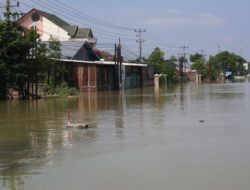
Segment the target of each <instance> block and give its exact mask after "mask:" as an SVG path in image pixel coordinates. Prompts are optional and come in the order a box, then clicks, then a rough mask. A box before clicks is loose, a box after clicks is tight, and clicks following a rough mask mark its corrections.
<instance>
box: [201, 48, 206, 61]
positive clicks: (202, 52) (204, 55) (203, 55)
mask: <svg viewBox="0 0 250 190" xmlns="http://www.w3.org/2000/svg"><path fill="white" fill-rule="evenodd" d="M200 54H201V56H202V58H203V59H204V60H205V58H206V56H207V55H206V54H205V50H204V49H201V50H200Z"/></svg>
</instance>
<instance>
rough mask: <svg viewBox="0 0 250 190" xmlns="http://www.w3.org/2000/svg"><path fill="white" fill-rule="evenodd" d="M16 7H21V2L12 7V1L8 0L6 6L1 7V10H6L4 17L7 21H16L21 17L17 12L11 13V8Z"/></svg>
mask: <svg viewBox="0 0 250 190" xmlns="http://www.w3.org/2000/svg"><path fill="white" fill-rule="evenodd" d="M14 7H19V1H17V3H16V5H11V2H10V0H6V4H5V6H0V8H5V12H4V17H5V19H6V20H10V19H11V17H12V18H13V19H14V20H15V19H16V18H18V16H19V15H21V14H20V13H17V12H11V8H14Z"/></svg>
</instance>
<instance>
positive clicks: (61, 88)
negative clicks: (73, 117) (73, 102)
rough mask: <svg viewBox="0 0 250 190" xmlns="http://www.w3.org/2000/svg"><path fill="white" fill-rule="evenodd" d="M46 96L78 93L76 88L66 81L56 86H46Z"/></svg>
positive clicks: (74, 94)
mask: <svg viewBox="0 0 250 190" xmlns="http://www.w3.org/2000/svg"><path fill="white" fill-rule="evenodd" d="M44 92H45V95H47V96H54V95H55V96H76V95H78V94H79V92H78V90H77V89H76V88H70V87H68V85H67V84H66V83H62V84H60V85H57V86H50V85H48V86H46V87H45V89H44Z"/></svg>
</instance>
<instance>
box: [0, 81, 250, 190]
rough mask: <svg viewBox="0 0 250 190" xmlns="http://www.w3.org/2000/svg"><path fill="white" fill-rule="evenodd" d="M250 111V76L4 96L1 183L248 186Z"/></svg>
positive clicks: (42, 189)
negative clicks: (35, 97)
mask: <svg viewBox="0 0 250 190" xmlns="http://www.w3.org/2000/svg"><path fill="white" fill-rule="evenodd" d="M68 111H71V115H72V118H71V120H72V122H76V123H80V122H83V123H89V124H90V127H91V128H89V129H87V130H78V129H74V130H66V129H65V124H66V122H67V112H68ZM249 111H250V83H240V84H205V85H196V84H187V85H179V86H172V87H171V86H168V87H162V88H160V89H154V88H145V89H140V90H138V89H133V90H126V91H124V92H100V93H92V92H91V93H85V94H83V95H82V96H81V97H79V98H62V99H61V98H59V99H44V100H39V101H36V102H32V101H27V102H22V101H14V102H12V103H10V102H0V189H1V190H5V189H6V190H9V189H10V190H15V189H18V190H69V189H72V190H73V189H74V190H78V189H79V190H82V189H86V190H163V189H164V190H165V189H169V190H182V189H185V190H236V189H237V190H246V189H249V188H250V180H249V179H250V113H249Z"/></svg>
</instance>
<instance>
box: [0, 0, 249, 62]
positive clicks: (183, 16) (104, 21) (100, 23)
mask: <svg viewBox="0 0 250 190" xmlns="http://www.w3.org/2000/svg"><path fill="white" fill-rule="evenodd" d="M14 2H15V1H12V3H14ZM0 3H1V4H4V3H5V0H1V1H0ZM32 7H34V8H38V9H41V10H44V11H46V12H50V13H54V14H56V15H57V16H59V17H61V18H63V19H65V20H67V21H68V22H70V23H72V24H75V25H79V26H81V27H91V28H92V30H93V33H94V35H95V37H96V38H97V39H98V43H99V47H100V48H106V49H110V50H111V49H112V47H113V45H111V44H114V43H117V42H118V38H119V37H120V38H121V43H122V45H123V47H124V48H125V50H124V54H126V55H127V57H129V56H130V57H131V58H132V57H136V56H137V55H138V54H139V45H138V43H137V42H136V39H138V37H137V36H136V35H137V34H138V33H135V32H134V30H133V29H145V30H146V32H144V33H143V34H142V38H143V39H144V40H145V42H144V43H143V46H142V47H143V56H145V57H147V56H148V55H149V54H150V53H151V52H152V50H153V49H154V48H155V47H160V48H161V49H162V50H163V51H164V52H165V56H166V57H170V56H172V55H175V56H178V55H179V54H180V53H183V50H182V49H181V48H179V47H181V46H184V45H186V46H188V48H187V49H186V52H187V53H188V54H189V55H190V54H193V53H196V52H200V53H201V52H202V53H204V54H205V55H206V56H207V58H208V57H209V56H210V55H214V54H216V53H218V52H219V51H224V50H226V51H229V52H234V53H236V54H239V55H242V56H243V57H244V58H246V59H247V60H250V47H249V45H248V44H249V43H250V22H249V19H250V11H249V7H250V1H249V0H209V1H208V0H206V1H204V0H188V1H184V0H102V1H101V0H70V1H69V0H39V1H37V0H20V7H19V8H18V10H20V11H22V12H27V11H28V10H30V9H31V8H32ZM86 15H87V16H86ZM113 25H115V26H113ZM108 44H109V45H108Z"/></svg>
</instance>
